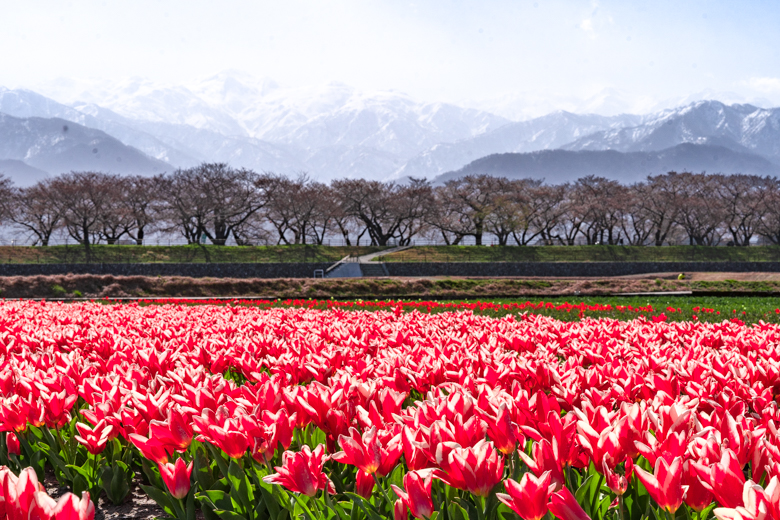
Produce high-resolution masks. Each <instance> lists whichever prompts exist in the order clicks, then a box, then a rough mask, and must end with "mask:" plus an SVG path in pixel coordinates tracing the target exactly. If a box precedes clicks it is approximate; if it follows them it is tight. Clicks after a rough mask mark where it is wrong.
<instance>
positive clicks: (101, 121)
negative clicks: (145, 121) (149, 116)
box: [0, 87, 202, 166]
mask: <svg viewBox="0 0 780 520" xmlns="http://www.w3.org/2000/svg"><path fill="white" fill-rule="evenodd" d="M0 113H3V114H7V115H10V116H14V117H20V118H28V117H41V118H52V117H56V118H60V119H67V120H68V121H71V122H73V123H78V124H80V125H83V126H87V127H89V128H94V129H97V130H102V131H104V132H106V133H107V134H109V135H111V136H113V137H115V138H117V139H119V140H120V141H122V142H123V143H124V144H126V145H128V146H132V147H134V148H138V149H139V150H141V151H142V152H143V153H145V154H147V155H149V156H151V157H154V158H155V159H158V160H160V161H163V162H167V163H169V164H175V165H179V166H191V165H194V164H197V163H198V162H199V161H200V160H202V159H198V158H196V157H192V156H190V155H187V154H186V153H182V151H180V150H179V149H176V148H172V147H170V146H167V145H166V144H165V143H163V142H162V141H160V140H159V139H157V138H156V137H154V136H152V135H150V134H148V133H146V132H143V131H141V130H138V129H137V128H135V122H134V121H132V120H128V119H127V118H124V117H122V116H120V115H119V114H116V113H114V112H112V111H110V110H108V109H105V108H101V107H99V106H97V105H77V106H75V107H69V106H66V105H63V104H61V103H57V102H56V101H54V100H52V99H49V98H47V97H44V96H42V95H40V94H37V93H35V92H33V91H31V90H8V89H4V88H2V87H0Z"/></svg>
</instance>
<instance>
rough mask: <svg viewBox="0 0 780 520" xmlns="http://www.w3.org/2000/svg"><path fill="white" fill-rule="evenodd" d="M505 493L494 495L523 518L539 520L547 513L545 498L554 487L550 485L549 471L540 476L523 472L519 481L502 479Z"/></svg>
mask: <svg viewBox="0 0 780 520" xmlns="http://www.w3.org/2000/svg"><path fill="white" fill-rule="evenodd" d="M504 488H505V489H506V493H507V494H504V493H496V497H497V498H498V499H499V500H500V501H501V502H503V503H504V504H506V505H507V506H509V508H510V509H511V510H512V511H514V512H515V513H517V514H518V515H520V517H521V518H524V519H525V520H540V519H541V518H542V517H544V515H546V514H547V499H548V498H549V497H550V493H552V492H553V490H554V489H555V486H554V485H551V479H550V472H549V471H545V472H544V473H542V475H541V476H540V477H536V476H534V475H533V474H531V473H525V474H524V475H523V478H521V479H520V483H517V482H515V481H514V480H512V479H506V480H505V481H504Z"/></svg>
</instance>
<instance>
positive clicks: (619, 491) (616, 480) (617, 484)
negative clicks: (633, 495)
mask: <svg viewBox="0 0 780 520" xmlns="http://www.w3.org/2000/svg"><path fill="white" fill-rule="evenodd" d="M631 465H632V462H631V459H627V460H626V473H627V474H628V471H629V470H630V468H631ZM601 469H602V471H603V473H604V479H605V481H606V483H607V487H609V489H611V490H612V492H613V493H615V494H616V495H617V496H623V495H624V494H625V492H626V490H627V489H628V477H627V476H626V475H620V474H618V473H615V471H614V470H613V469H612V468H610V467H609V464H607V461H603V462H602V463H601Z"/></svg>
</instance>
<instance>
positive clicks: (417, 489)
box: [392, 471, 433, 519]
mask: <svg viewBox="0 0 780 520" xmlns="http://www.w3.org/2000/svg"><path fill="white" fill-rule="evenodd" d="M431 477H432V475H430V474H428V476H426V477H425V478H423V477H421V476H420V474H419V473H418V472H417V471H410V472H409V473H407V474H406V475H404V488H405V489H406V491H404V490H402V489H401V488H399V487H398V486H396V485H393V486H392V488H393V491H395V494H396V495H398V496H399V498H400V500H401V501H402V502H403V504H404V505H405V506H406V507H408V508H409V511H411V513H412V516H413V517H415V518H426V519H427V518H430V517H431V515H432V514H433V500H431V483H432V482H431V481H432V479H431Z"/></svg>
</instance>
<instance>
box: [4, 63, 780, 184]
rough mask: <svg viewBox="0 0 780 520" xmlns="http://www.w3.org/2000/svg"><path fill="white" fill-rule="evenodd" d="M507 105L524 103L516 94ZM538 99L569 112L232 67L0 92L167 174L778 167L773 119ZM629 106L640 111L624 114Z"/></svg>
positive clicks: (711, 104) (723, 109)
mask: <svg viewBox="0 0 780 520" xmlns="http://www.w3.org/2000/svg"><path fill="white" fill-rule="evenodd" d="M705 94H706V93H700V95H705ZM723 95H724V96H726V98H727V97H728V95H727V94H723ZM696 96H698V95H694V96H693V97H696ZM55 99H56V101H55ZM724 99H725V98H724ZM513 100H514V101H513ZM504 101H505V102H506V103H507V105H506V106H509V105H511V104H512V103H516V107H519V106H520V105H519V104H518V103H520V102H521V101H522V98H521V96H512V95H510V96H509V97H507V98H506V99H505V100H504ZM545 102H546V103H550V105H549V107H550V108H552V107H553V106H558V107H560V106H565V107H571V109H572V110H573V111H561V110H558V111H555V112H552V113H549V112H548V113H547V115H544V116H542V117H537V118H534V119H526V120H523V121H520V122H517V121H514V122H513V121H510V120H509V119H508V118H505V117H502V116H500V115H494V113H491V112H490V111H488V110H483V109H479V108H464V107H461V106H456V105H452V104H447V103H424V102H419V101H416V100H414V99H412V98H410V97H409V96H407V95H405V94H403V93H400V92H396V91H378V92H364V91H360V90H357V89H354V88H352V87H350V86H348V85H344V84H342V83H334V82H332V83H327V84H324V85H319V86H310V87H297V88H289V87H284V86H280V85H278V84H277V83H275V82H274V81H273V80H271V79H269V78H260V79H256V78H254V77H252V76H250V75H247V74H245V73H241V72H237V71H226V72H222V73H220V74H217V75H215V76H212V77H209V78H206V79H204V80H200V81H195V82H191V83H188V84H186V85H184V84H181V85H165V84H158V83H155V82H152V81H149V80H146V79H140V78H132V79H129V80H122V81H114V82H98V83H93V82H84V81H77V80H58V81H56V82H51V83H49V84H44V85H40V86H39V88H38V89H37V93H36V92H34V91H31V90H5V89H0V113H6V114H9V115H12V116H15V117H41V118H62V119H66V120H68V121H72V122H74V123H78V124H80V125H83V126H85V127H89V128H93V129H97V130H102V131H103V132H105V133H106V134H108V135H110V136H112V137H115V138H116V139H117V140H119V141H121V142H122V143H124V144H126V145H129V146H131V147H133V148H136V149H137V150H139V151H140V152H142V153H143V154H146V155H148V156H150V157H152V158H154V159H158V160H160V161H163V162H165V163H167V164H168V165H169V166H168V169H173V168H176V167H189V166H192V165H194V164H197V163H199V162H201V161H221V162H228V163H230V164H231V165H233V166H235V167H246V168H251V169H254V170H256V171H273V172H277V173H282V174H296V173H298V172H307V173H309V175H311V176H312V177H313V178H316V179H319V180H322V181H328V180H330V179H333V178H342V177H353V178H355V177H361V178H369V179H380V180H387V179H401V178H405V177H409V176H413V177H427V178H434V177H436V176H437V175H441V174H442V173H444V172H450V171H456V170H458V169H460V168H462V167H463V166H464V165H466V164H469V163H471V162H472V161H474V160H475V159H478V158H480V157H485V156H489V155H491V154H502V153H528V152H534V151H539V150H553V149H559V148H564V149H568V150H616V151H622V152H628V151H658V150H662V149H668V148H673V147H675V146H677V145H679V144H683V143H697V144H706V145H713V146H724V147H726V148H729V149H731V150H733V151H736V152H739V153H748V154H750V153H752V154H758V155H760V156H761V157H764V158H766V159H768V160H770V161H774V162H775V163H777V164H780V109H763V108H757V107H756V106H752V105H746V104H735V105H726V104H724V103H720V102H715V101H696V102H693V103H688V104H687V105H686V106H683V107H678V108H673V109H665V110H660V111H655V112H641V111H640V109H641V107H646V106H650V105H652V103H654V101H652V100H649V99H645V98H641V97H636V96H629V95H627V94H625V93H623V92H620V91H616V90H610V89H606V90H604V91H602V92H599V93H598V94H596V95H594V96H591V97H590V98H586V99H582V100H577V99H570V100H562V99H558V98H554V97H550V98H548V99H546V100H545V99H544V98H538V99H536V98H534V99H530V98H526V100H525V105H523V106H525V107H526V108H527V109H528V110H531V109H534V110H539V109H540V107H547V105H544V103H545ZM472 106H474V105H472ZM632 107H633V108H632ZM629 108H632V110H634V111H633V113H645V114H647V115H628V114H625V113H623V112H625V111H626V110H624V109H629ZM545 110H546V108H545ZM582 111H587V112H594V113H600V114H602V115H594V114H593V113H582ZM508 112H509V111H508V110H506V107H505V108H504V109H502V113H503V114H507V113H508ZM27 164H29V165H32V163H30V162H27Z"/></svg>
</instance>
